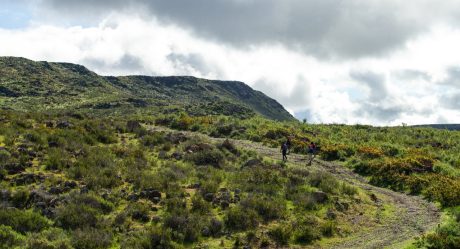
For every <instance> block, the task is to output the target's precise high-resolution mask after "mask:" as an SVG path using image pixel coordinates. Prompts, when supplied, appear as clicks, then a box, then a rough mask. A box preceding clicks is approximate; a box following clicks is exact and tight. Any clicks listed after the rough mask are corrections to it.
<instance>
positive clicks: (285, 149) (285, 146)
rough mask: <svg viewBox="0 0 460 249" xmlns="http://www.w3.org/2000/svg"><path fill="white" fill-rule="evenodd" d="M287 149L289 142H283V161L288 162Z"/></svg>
mask: <svg viewBox="0 0 460 249" xmlns="http://www.w3.org/2000/svg"><path fill="white" fill-rule="evenodd" d="M287 150H288V146H287V144H286V143H283V144H282V145H281V153H283V162H286V161H287V156H286V154H287Z"/></svg>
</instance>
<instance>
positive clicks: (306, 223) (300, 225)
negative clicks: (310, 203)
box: [293, 216, 321, 244]
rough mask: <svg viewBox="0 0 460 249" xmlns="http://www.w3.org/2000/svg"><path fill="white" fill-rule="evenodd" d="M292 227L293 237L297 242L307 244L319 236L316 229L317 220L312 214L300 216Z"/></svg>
mask: <svg viewBox="0 0 460 249" xmlns="http://www.w3.org/2000/svg"><path fill="white" fill-rule="evenodd" d="M293 227H295V232H294V238H295V240H296V242H298V243H302V244H309V243H311V242H313V241H315V240H318V239H320V238H321V236H320V232H319V231H318V221H317V220H316V217H314V216H304V217H302V218H301V219H300V220H298V221H296V222H295V224H294V225H293Z"/></svg>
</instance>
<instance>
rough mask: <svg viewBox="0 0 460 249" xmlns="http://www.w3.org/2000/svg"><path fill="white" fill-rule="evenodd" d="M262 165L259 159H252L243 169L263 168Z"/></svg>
mask: <svg viewBox="0 0 460 249" xmlns="http://www.w3.org/2000/svg"><path fill="white" fill-rule="evenodd" d="M261 165H263V163H262V161H260V160H259V159H251V160H249V161H247V162H246V163H244V165H243V166H242V167H241V168H246V167H254V166H261Z"/></svg>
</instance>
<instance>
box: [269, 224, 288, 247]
mask: <svg viewBox="0 0 460 249" xmlns="http://www.w3.org/2000/svg"><path fill="white" fill-rule="evenodd" d="M268 236H270V238H271V239H273V240H274V241H275V242H276V244H278V245H281V246H285V245H288V244H289V240H290V239H291V236H292V228H291V226H289V225H288V224H279V225H276V226H275V227H272V228H270V230H269V231H268Z"/></svg>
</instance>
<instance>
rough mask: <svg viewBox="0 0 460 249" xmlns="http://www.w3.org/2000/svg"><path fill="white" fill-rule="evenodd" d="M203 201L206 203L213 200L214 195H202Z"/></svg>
mask: <svg viewBox="0 0 460 249" xmlns="http://www.w3.org/2000/svg"><path fill="white" fill-rule="evenodd" d="M204 200H205V201H207V202H211V201H213V200H214V194H213V193H207V194H205V195H204Z"/></svg>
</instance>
